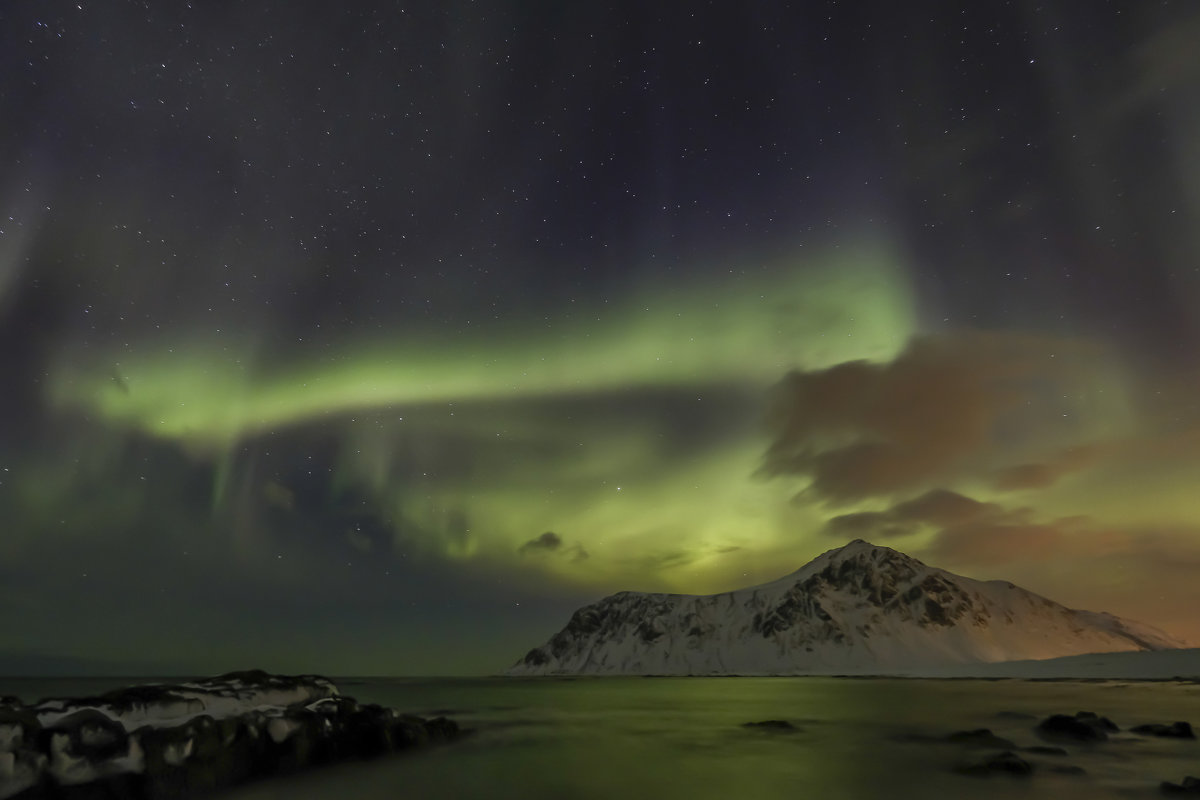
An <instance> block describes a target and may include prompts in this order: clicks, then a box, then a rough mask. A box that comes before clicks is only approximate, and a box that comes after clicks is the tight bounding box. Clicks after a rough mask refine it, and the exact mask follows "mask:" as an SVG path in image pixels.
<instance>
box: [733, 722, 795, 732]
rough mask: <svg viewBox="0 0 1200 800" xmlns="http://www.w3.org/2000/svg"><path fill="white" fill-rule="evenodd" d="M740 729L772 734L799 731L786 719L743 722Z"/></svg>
mask: <svg viewBox="0 0 1200 800" xmlns="http://www.w3.org/2000/svg"><path fill="white" fill-rule="evenodd" d="M742 727H743V728H751V729H754V730H760V731H772V732H774V733H794V732H795V731H797V730H799V728H797V727H796V726H795V725H793V724H792V723H790V722H788V721H787V720H786V719H764V720H762V721H761V722H743V723H742Z"/></svg>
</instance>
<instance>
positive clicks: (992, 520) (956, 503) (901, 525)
mask: <svg viewBox="0 0 1200 800" xmlns="http://www.w3.org/2000/svg"><path fill="white" fill-rule="evenodd" d="M1027 514H1028V512H1026V511H1025V510H1024V509H1018V510H1008V509H1005V508H1003V507H1002V506H1000V505H997V504H995V503H982V502H980V501H978V500H975V499H973V498H970V497H967V496H965V495H962V494H959V493H958V492H952V491H949V490H948V489H931V490H930V491H928V492H925V493H924V494H922V495H919V496H918V497H914V498H912V499H910V500H905V501H903V502H901V503H897V504H896V505H894V506H892V507H891V508H889V509H888V510H886V511H860V512H857V513H853V514H842V515H840V516H837V517H834V518H832V519H831V520H829V522H828V523H826V528H825V529H826V532H827V533H829V534H831V535H834V536H837V537H838V538H843V537H849V538H862V539H870V538H873V537H874V538H890V537H896V536H905V535H908V534H913V533H918V532H919V531H921V530H925V529H935V530H959V529H965V528H973V527H977V526H998V525H1010V524H1014V523H1020V522H1022V521H1023V520H1024V519H1025V518H1026V516H1027Z"/></svg>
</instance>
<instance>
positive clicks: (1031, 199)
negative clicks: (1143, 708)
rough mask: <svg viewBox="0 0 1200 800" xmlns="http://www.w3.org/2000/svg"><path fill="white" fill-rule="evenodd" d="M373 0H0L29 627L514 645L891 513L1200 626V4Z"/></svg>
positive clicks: (319, 664) (407, 668)
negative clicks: (581, 610) (617, 603)
mask: <svg viewBox="0 0 1200 800" xmlns="http://www.w3.org/2000/svg"><path fill="white" fill-rule="evenodd" d="M336 5H337V4H317V3H289V4H284V3H276V2H263V3H231V4H221V7H220V8H216V7H205V5H204V4H199V3H187V2H169V3H139V2H120V3H109V4H92V3H88V2H81V3H60V2H56V1H55V0H51V1H50V2H38V3H34V2H15V3H6V4H4V6H3V7H0V64H2V65H3V74H4V76H5V77H4V78H3V80H2V81H0V115H2V118H3V120H4V123H3V126H2V128H0V158H2V159H3V161H2V162H0V163H3V165H4V169H3V170H2V171H0V203H3V206H4V208H3V213H2V214H0V333H2V335H3V341H4V347H3V350H2V351H0V352H2V353H3V358H4V375H5V383H4V392H3V395H2V398H0V512H2V517H3V519H4V535H3V536H2V537H0V603H2V604H3V607H4V609H5V611H4V616H5V619H6V625H5V626H4V631H5V632H4V634H3V638H2V639H0V656H2V657H3V658H7V659H8V662H7V663H12V664H18V665H20V664H41V663H43V662H45V663H50V662H52V661H54V660H55V659H62V660H63V661H62V663H76V664H77V665H79V666H78V668H79V669H91V670H102V671H113V670H116V671H120V670H146V671H150V670H155V669H158V670H167V671H181V672H204V671H218V670H224V669H238V668H245V667H248V666H262V667H265V668H267V669H276V670H282V671H302V670H312V671H321V672H327V673H331V674H439V673H482V672H494V671H498V670H500V669H502V668H503V667H505V666H507V664H508V663H509V661H511V660H513V659H515V658H516V657H518V656H519V655H521V654H522V653H523V652H524V651H525V650H526V649H528V647H529V646H531V645H532V644H533V643H536V642H539V641H542V640H543V639H544V638H545V636H546V635H547V634H548V633H549V632H551V631H553V630H555V629H557V627H559V626H560V625H561V623H562V621H563V619H565V617H566V615H567V614H568V613H569V612H570V610H572V609H573V608H574V607H575V606H577V605H579V604H580V603H581V602H585V601H589V600H593V599H595V598H597V597H599V596H601V595H603V594H607V593H610V592H614V591H618V590H622V589H637V590H647V591H679V592H697V593H698V592H714V591H722V590H727V589H731V588H736V587H740V586H744V585H748V584H751V583H754V582H759V581H765V580H770V579H773V578H775V577H779V576H780V575H782V574H784V573H786V572H789V571H791V570H793V569H796V568H798V567H799V566H800V565H801V564H803V563H804V562H806V561H807V560H808V559H810V558H811V557H813V556H815V555H816V554H818V553H820V552H822V551H824V550H826V549H829V548H831V547H835V546H838V545H840V544H843V543H844V542H845V541H846V540H848V539H851V538H855V537H861V538H866V539H869V540H871V541H873V542H875V543H876V544H884V545H888V546H891V547H895V548H897V549H900V550H903V551H905V552H908V553H910V554H912V555H914V556H917V557H919V558H922V559H924V560H927V561H929V562H931V563H934V564H937V565H939V566H943V567H945V568H948V569H952V570H955V571H958V572H961V573H964V574H968V575H972V576H975V577H981V578H1005V579H1008V580H1012V581H1015V582H1017V583H1019V584H1021V585H1023V586H1026V587H1027V588H1029V589H1031V590H1033V591H1036V592H1039V593H1041V594H1045V595H1047V596H1050V597H1052V598H1054V599H1056V600H1059V601H1061V602H1064V603H1066V604H1068V605H1075V606H1079V607H1086V608H1094V609H1097V610H1109V611H1112V612H1114V613H1118V614H1122V615H1125V616H1129V617H1133V618H1137V619H1142V620H1144V621H1147V622H1150V623H1152V624H1155V625H1158V626H1160V627H1162V628H1164V629H1165V630H1167V631H1168V632H1170V633H1173V634H1175V635H1178V636H1182V637H1185V638H1189V639H1192V640H1194V641H1197V642H1200V617H1197V616H1196V613H1195V611H1194V609H1195V608H1196V607H1197V603H1198V602H1200V582H1197V581H1196V580H1195V578H1194V576H1195V575H1196V574H1197V570H1200V503H1198V502H1197V501H1196V500H1195V495H1196V489H1195V487H1196V486H1197V485H1200V406H1198V405H1197V402H1196V397H1198V396H1200V315H1198V314H1197V308H1200V305H1198V304H1200V236H1198V234H1197V231H1200V149H1198V146H1197V142H1200V112H1198V111H1197V109H1200V96H1197V95H1198V94H1200V89H1198V88H1197V87H1200V57H1198V56H1197V55H1196V54H1195V52H1194V50H1195V48H1194V46H1193V44H1192V43H1193V42H1194V41H1195V39H1196V37H1197V36H1200V12H1197V10H1196V9H1194V8H1193V7H1192V6H1191V5H1190V4H1189V3H1187V2H1184V0H1178V1H1177V2H1163V3H1153V4H1150V3H1145V4H1130V3H1097V4H1094V5H1092V6H1090V7H1089V8H1088V10H1087V11H1086V13H1084V12H1082V11H1081V10H1080V8H1079V7H1078V6H1076V5H1074V4H1070V3H1065V2H1043V3H1035V2H1032V0H1028V1H1023V0H1022V1H1019V2H1013V3H988V4H984V3H962V4H950V5H949V6H939V7H938V9H937V10H936V12H931V13H929V14H916V13H915V12H912V11H911V10H910V9H906V8H902V7H897V4H893V3H884V2H874V1H871V2H860V3H855V4H850V5H844V4H840V3H836V2H813V3H798V4H791V5H788V4H775V3H772V4H766V3H762V4H750V5H748V6H747V5H739V6H736V7H735V6H734V5H730V4H727V5H723V6H722V5H718V6H704V7H703V8H702V9H701V8H699V7H697V8H696V9H689V10H688V11H686V12H680V13H674V12H671V11H669V10H668V9H667V8H666V7H665V6H661V7H660V6H656V5H654V4H649V5H648V6H647V5H644V4H633V3H625V4H585V5H581V6H576V5H573V4H555V3H541V2H504V3H493V4H482V5H481V4H476V3H470V2H453V3H439V4H426V5H423V6H420V7H408V6H404V5H401V4H396V3H386V2H361V3H348V4H345V7H334V6H336ZM39 659H41V660H39ZM71 659H76V660H77V661H76V662H70V660H71ZM5 663H6V662H3V659H0V667H4V666H5ZM54 663H58V662H57V661H54ZM8 668H10V669H19V668H20V667H19V666H18V667H8Z"/></svg>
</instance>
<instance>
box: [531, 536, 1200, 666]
mask: <svg viewBox="0 0 1200 800" xmlns="http://www.w3.org/2000/svg"><path fill="white" fill-rule="evenodd" d="M1186 646H1187V645H1186V644H1185V643H1184V642H1181V641H1178V640H1176V639H1173V638H1172V637H1170V636H1168V635H1167V634H1166V633H1163V632H1162V631H1159V630H1157V629H1155V628H1153V627H1150V626H1148V625H1143V624H1141V623H1138V622H1132V621H1130V620H1126V619H1121V618H1120V617H1115V616H1113V615H1111V614H1102V613H1096V612H1092V611H1077V610H1074V609H1070V608H1067V607H1065V606H1062V605H1059V604H1058V603H1055V602H1054V601H1052V600H1047V599H1046V598H1044V597H1041V596H1039V595H1036V594H1034V593H1032V592H1028V591H1026V590H1024V589H1022V588H1020V587H1018V586H1014V585H1013V584H1011V583H1008V582H1006V581H977V580H972V579H971V578H964V577H962V576H960V575H955V574H953V573H950V572H946V571H945V570H941V569H936V568H934V567H929V566H926V565H925V564H923V563H921V562H920V561H917V560H916V559H915V558H910V557H908V556H906V555H904V554H903V553H899V552H896V551H895V550H891V549H889V548H886V547H876V546H874V545H872V544H869V543H867V542H864V541H862V540H855V541H853V542H851V543H850V544H847V545H846V546H844V547H841V548H838V549H836V550H830V551H829V552H827V553H824V554H823V555H821V556H818V557H817V558H815V559H813V561H811V562H809V563H808V564H807V565H805V566H804V567H802V568H801V569H799V570H797V571H796V572H793V573H792V574H791V575H788V576H786V577H783V578H780V579H779V580H777V581H773V582H771V583H767V584H763V585H761V586H753V587H750V588H747V589H739V590H737V591H733V592H726V593H724V594H714V595H683V594H644V593H640V592H620V593H618V594H614V595H612V596H611V597H606V598H604V599H603V600H600V601H599V602H597V603H593V604H592V605H589V606H584V607H583V608H581V609H579V610H578V611H576V612H575V614H574V615H573V616H572V617H571V620H570V622H568V623H567V626H566V627H565V628H563V629H562V630H561V631H559V632H558V633H556V634H555V635H554V636H553V637H551V638H550V641H548V642H547V643H546V644H544V645H542V646H541V647H538V648H535V649H534V650H531V651H530V652H529V653H528V655H526V656H525V658H523V659H521V660H520V661H519V662H517V663H516V664H515V665H514V666H513V667H512V668H511V669H510V670H509V671H508V674H509V675H564V674H595V675H647V674H649V675H729V674H739V675H796V674H829V673H839V674H847V673H859V674H864V673H865V674H870V673H875V674H878V673H888V672H901V671H911V670H913V669H920V668H931V667H942V666H946V665H952V664H969V663H980V662H995V661H1012V660H1017V659H1045V658H1057V657H1060V656H1071V655H1079V654H1083V653H1107V652H1120V651H1131V650H1167V649H1174V648H1181V647H1186Z"/></svg>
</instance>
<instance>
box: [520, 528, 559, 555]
mask: <svg viewBox="0 0 1200 800" xmlns="http://www.w3.org/2000/svg"><path fill="white" fill-rule="evenodd" d="M562 546H563V540H562V537H561V536H559V535H558V534H557V533H555V532H554V531H546V532H545V533H543V534H542V535H541V536H537V537H534V538H533V539H530V540H529V541H528V542H526V543H525V544H523V545H521V547H520V548H518V552H521V553H528V552H529V551H531V550H549V551H550V552H555V551H557V550H558V549H559V548H561V547H562Z"/></svg>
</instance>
